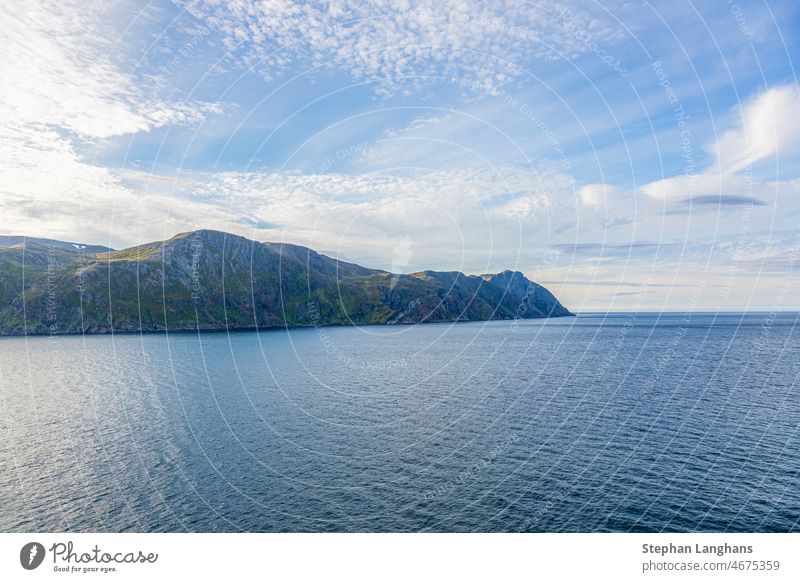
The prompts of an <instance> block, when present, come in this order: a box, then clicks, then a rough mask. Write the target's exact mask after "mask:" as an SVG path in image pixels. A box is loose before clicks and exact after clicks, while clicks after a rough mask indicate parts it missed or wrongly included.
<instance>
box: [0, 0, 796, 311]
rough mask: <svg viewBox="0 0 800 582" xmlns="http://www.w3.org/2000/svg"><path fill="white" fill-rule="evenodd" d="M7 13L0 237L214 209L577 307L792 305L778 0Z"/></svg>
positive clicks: (790, 190) (785, 50)
mask: <svg viewBox="0 0 800 582" xmlns="http://www.w3.org/2000/svg"><path fill="white" fill-rule="evenodd" d="M0 10H3V11H6V12H7V13H6V14H3V15H2V19H1V20H0V23H1V24H0V32H1V33H2V42H3V45H4V54H6V55H7V58H6V59H5V62H4V63H3V64H2V65H0V71H2V77H1V78H2V83H1V85H2V87H3V88H2V89H0V92H1V93H0V94H2V96H3V99H2V100H0V117H2V119H3V124H2V129H1V130H0V171H1V172H2V174H3V180H2V182H1V183H0V234H26V235H30V236H48V237H54V238H62V239H68V240H78V241H81V242H91V243H100V244H110V245H112V246H115V247H123V246H128V245H133V244H139V243H142V242H147V241H150V240H154V239H162V238H168V237H169V236H172V235H173V234H175V233H177V232H181V231H186V230H191V229H196V228H217V229H221V230H227V231H230V232H235V233H238V234H242V235H245V236H248V237H251V238H255V239H258V240H272V241H287V242H292V243H297V244H302V245H306V246H311V247H312V248H315V249H317V250H320V251H322V252H325V253H327V254H329V255H332V256H337V257H340V258H344V259H348V260H354V261H357V262H360V263H362V264H366V265H368V266H373V267H380V268H385V269H391V270H394V271H402V272H411V271H415V270H421V269H428V268H430V269H442V270H462V271H466V272H469V273H482V272H490V271H499V270H502V269H506V268H511V269H516V270H520V271H523V272H525V273H526V274H527V275H529V276H531V277H534V278H535V279H536V280H538V281H540V282H543V283H545V284H546V285H547V286H548V287H550V288H551V289H552V290H553V291H554V292H556V293H557V295H558V296H559V297H560V298H562V300H563V301H564V302H565V303H566V304H567V305H568V306H569V307H570V308H572V309H574V310H578V311H580V310H584V311H585V310H595V309H598V310H605V309H616V310H631V309H671V310H677V311H684V310H698V309H714V310H715V309H766V310H772V309H791V308H797V307H800V303H798V300H797V299H796V297H797V296H798V294H797V293H796V290H797V285H798V277H797V275H796V273H795V269H796V263H797V258H798V256H800V203H798V196H800V97H799V96H798V85H797V77H796V71H795V63H794V61H793V55H797V54H800V52H798V34H797V33H798V31H800V7H798V4H797V3H796V2H794V1H788V0H787V1H783V2H769V3H762V2H733V1H731V2H724V1H723V2H713V3H710V2H707V3H702V5H700V4H693V3H690V2H686V3H684V2H670V3H668V4H664V3H648V2H604V3H596V2H578V3H567V2H549V1H548V2H536V3H533V2H531V3H521V2H517V1H514V2H512V1H510V0H509V1H498V2H491V3H489V2H475V1H468V0H464V1H439V2H391V3H384V2H364V1H361V2H347V1H337V2H318V3H294V2H289V1H281V2H243V1H230V2H225V3H217V2H210V1H208V2H206V1H194V2H183V1H179V2H167V1H154V2H149V3H135V2H91V1H86V2H81V3H63V2H39V1H32V2H27V1H26V2H19V3H17V4H16V5H14V3H11V4H10V5H8V4H6V5H4V8H2V9H0ZM792 291H795V292H792Z"/></svg>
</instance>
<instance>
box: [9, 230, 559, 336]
mask: <svg viewBox="0 0 800 582" xmlns="http://www.w3.org/2000/svg"><path fill="white" fill-rule="evenodd" d="M568 315H572V314H571V313H570V312H569V310H567V309H566V308H565V307H564V306H563V305H561V303H559V301H558V300H557V299H556V298H555V297H554V296H553V295H552V294H551V293H550V292H549V291H548V290H547V289H545V288H544V287H542V286H541V285H539V284H537V283H535V282H533V281H530V280H529V279H527V277H525V275H523V274H522V273H520V272H519V271H509V270H507V271H502V272H501V273H495V274H483V275H465V274H464V273H461V272H458V271H431V270H426V271H419V272H416V273H408V274H398V273H391V272H389V271H384V270H381V269H370V268H367V267H362V266H360V265H357V264H356V263H350V262H346V261H339V260H337V259H334V258H331V257H328V256H326V255H323V254H320V253H318V252H316V251H314V250H313V249H310V248H306V247H302V246H299V245H293V244H287V243H271V242H257V241H254V240H251V239H248V238H245V237H242V236H239V235H235V234H231V233H226V232H222V231H216V230H196V231H190V232H184V233H178V234H177V235H175V236H173V237H172V238H170V239H167V240H164V241H154V242H150V243H145V244H142V245H137V246H134V247H129V248H127V249H121V250H114V249H110V248H107V247H101V246H97V245H79V244H77V243H64V242H63V241H53V240H49V239H37V238H31V237H0V335H54V334H76V333H88V334H102V333H112V332H113V333H129V332H159V331H166V330H169V331H189V330H195V331H196V330H235V329H261V328H277V327H307V326H320V325H340V324H344V325H346V324H350V325H364V324H413V323H425V322H447V321H476V320H479V321H486V320H494V319H517V318H522V319H529V318H537V317H560V316H568Z"/></svg>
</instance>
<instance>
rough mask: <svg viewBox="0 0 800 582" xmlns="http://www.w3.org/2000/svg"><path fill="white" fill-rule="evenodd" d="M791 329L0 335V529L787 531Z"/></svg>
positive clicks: (695, 324)
mask: <svg viewBox="0 0 800 582" xmlns="http://www.w3.org/2000/svg"><path fill="white" fill-rule="evenodd" d="M799 322H800V314H798V313H785V312H784V313H752V312H750V313H582V314H579V315H578V316H576V317H565V318H554V319H539V320H516V321H494V322H459V323H446V324H421V325H403V326H363V327H344V326H343V327H317V328H313V327H311V328H303V329H292V330H285V329H280V330H263V331H247V332H231V333H224V332H220V333H168V334H166V333H165V334H144V335H137V334H130V335H103V336H60V337H6V338H0V531H4V532H40V531H43V532H83V531H91V532H238V531H249V532H695V531H700V532H787V531H800V433H799V430H800V332H798V323H799Z"/></svg>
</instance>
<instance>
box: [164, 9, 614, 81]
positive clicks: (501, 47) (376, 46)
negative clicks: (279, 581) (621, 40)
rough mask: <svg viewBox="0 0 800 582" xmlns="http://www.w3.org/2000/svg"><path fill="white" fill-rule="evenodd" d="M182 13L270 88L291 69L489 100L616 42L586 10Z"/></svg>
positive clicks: (356, 10)
mask: <svg viewBox="0 0 800 582" xmlns="http://www.w3.org/2000/svg"><path fill="white" fill-rule="evenodd" d="M179 3H180V4H181V5H184V6H186V7H187V9H188V10H189V11H190V12H191V13H192V14H194V15H195V16H197V17H198V18H202V19H203V20H204V21H205V22H207V23H209V24H211V25H212V26H215V27H217V28H218V29H219V30H220V31H221V32H222V34H223V35H224V38H225V42H226V45H227V47H228V48H229V50H231V51H232V52H233V53H234V54H235V55H237V56H239V57H241V58H242V60H243V62H244V64H245V66H248V67H254V68H256V69H257V70H259V71H260V72H261V73H262V74H264V75H266V76H267V77H269V78H272V77H273V76H275V75H278V74H280V73H281V72H283V71H284V70H285V69H287V68H288V67H289V66H290V65H291V66H293V67H297V66H298V64H299V65H300V66H301V67H306V68H311V67H334V68H337V69H339V70H343V71H345V72H347V73H348V74H350V75H352V76H353V77H355V78H356V79H358V80H362V79H380V83H379V85H380V89H381V90H383V91H390V92H391V91H395V90H397V89H398V88H400V87H404V86H408V85H412V86H418V85H420V84H421V83H422V82H423V77H429V76H435V77H440V78H441V77H443V78H445V79H448V80H456V81H458V82H463V83H464V84H467V85H470V86H474V87H475V88H476V89H479V90H485V91H489V92H493V91H496V90H497V88H498V87H499V86H501V85H503V84H504V83H506V82H507V81H508V80H509V79H510V78H513V77H514V76H516V75H517V74H519V69H517V68H516V67H518V66H524V65H525V62H526V61H527V60H529V59H532V58H555V57H556V54H557V53H556V52H555V51H560V52H561V53H562V54H563V55H564V56H566V57H567V58H571V57H574V56H576V55H577V54H580V53H583V52H586V51H587V50H589V48H588V43H587V42H586V39H585V38H584V37H581V36H580V35H578V34H576V33H575V31H591V37H592V39H593V40H594V41H596V42H599V41H603V40H607V41H610V40H612V39H615V38H616V37H617V34H618V33H615V32H614V31H613V30H612V29H611V28H610V27H609V26H608V25H607V24H605V23H604V22H602V21H601V20H599V19H598V18H597V17H596V16H594V15H593V14H591V13H590V12H589V11H588V10H589V7H588V6H586V5H584V6H583V7H582V8H580V9H579V8H577V7H572V8H570V9H569V10H568V11H567V10H566V9H567V6H566V5H565V4H564V3H560V2H554V1H552V0H546V1H544V2H535V3H532V2H518V1H517V0H499V1H496V2H481V1H478V0H438V1H434V0H422V1H411V2H404V3H397V2H394V3H393V2H381V1H377V0H323V1H321V2H314V3H307V2H298V1H291V0H267V1H263V2H259V3H253V2H249V1H247V0H231V1H227V2H217V1H215V0H184V1H181V2H179Z"/></svg>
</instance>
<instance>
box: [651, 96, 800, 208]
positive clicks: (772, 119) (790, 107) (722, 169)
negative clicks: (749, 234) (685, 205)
mask: <svg viewBox="0 0 800 582" xmlns="http://www.w3.org/2000/svg"><path fill="white" fill-rule="evenodd" d="M798 147H800V93H798V89H797V87H796V86H794V85H785V86H780V87H773V88H771V89H768V90H767V91H765V92H763V93H761V94H759V95H756V96H755V97H754V98H753V99H751V100H750V101H748V102H747V103H745V104H744V105H743V106H742V116H741V120H740V123H738V124H737V125H736V127H734V128H732V129H730V130H728V131H726V132H725V133H723V134H722V136H721V137H720V138H719V139H718V140H717V141H716V142H715V143H713V144H712V145H711V146H710V147H709V150H710V151H711V152H712V153H713V154H714V156H715V162H714V164H713V165H712V166H711V167H710V168H708V169H706V170H704V171H703V172H698V173H695V174H682V175H679V176H674V177H671V178H664V179H662V180H657V181H655V182H651V183H649V184H645V185H643V186H642V188H641V191H642V192H644V193H645V194H647V195H648V196H651V197H653V198H658V199H664V200H681V199H686V198H691V197H694V196H755V197H758V196H761V195H763V194H764V193H768V192H769V191H770V189H772V190H775V188H776V186H777V187H778V189H780V185H779V184H778V185H775V184H773V185H772V186H771V187H770V185H769V184H768V183H767V182H765V181H763V180H760V179H758V178H757V177H754V176H753V175H752V174H751V173H748V172H742V170H745V169H747V168H748V167H750V166H751V165H752V164H754V163H756V162H758V161H760V160H764V159H766V158H769V157H771V156H780V155H787V154H790V153H794V152H796V151H797V150H798Z"/></svg>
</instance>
